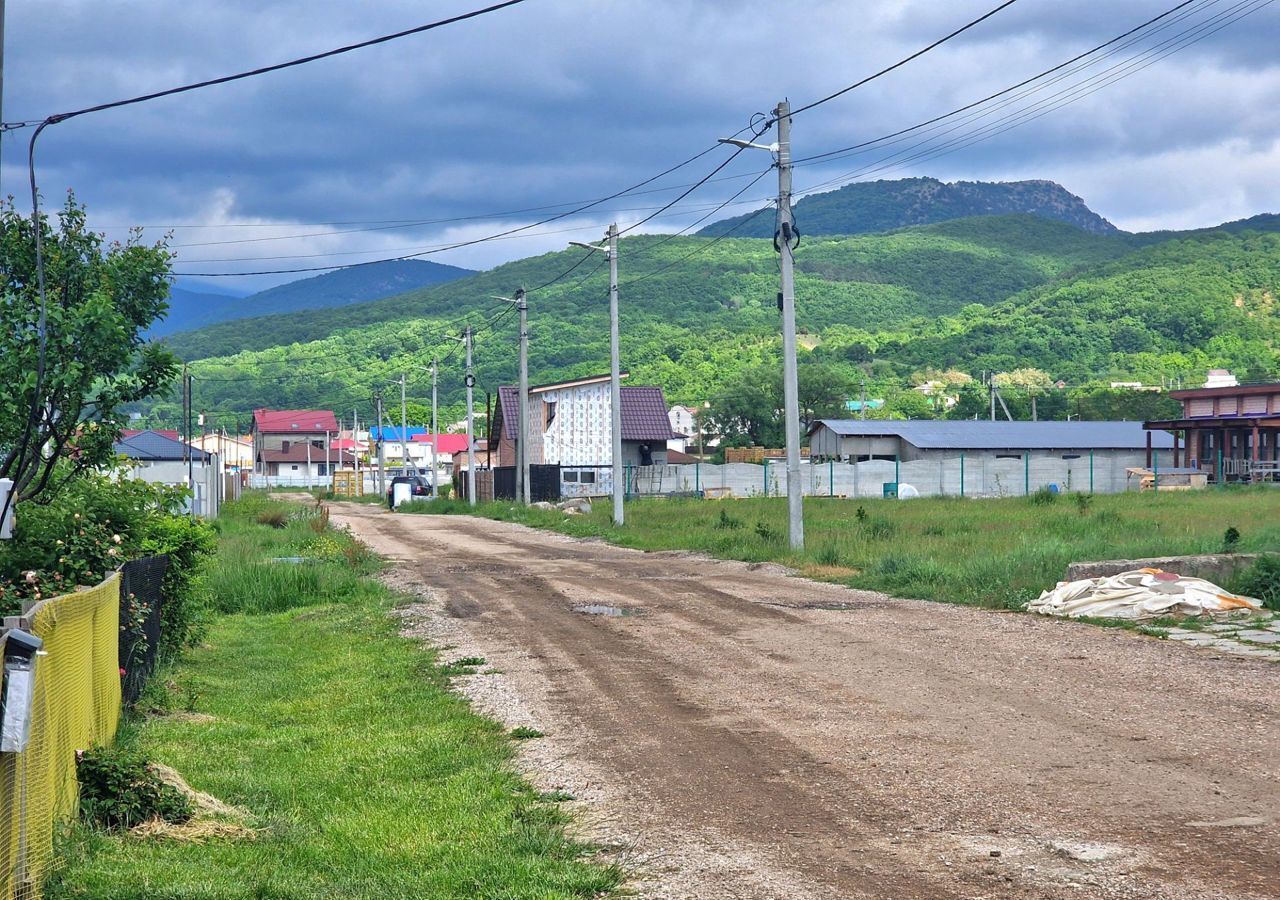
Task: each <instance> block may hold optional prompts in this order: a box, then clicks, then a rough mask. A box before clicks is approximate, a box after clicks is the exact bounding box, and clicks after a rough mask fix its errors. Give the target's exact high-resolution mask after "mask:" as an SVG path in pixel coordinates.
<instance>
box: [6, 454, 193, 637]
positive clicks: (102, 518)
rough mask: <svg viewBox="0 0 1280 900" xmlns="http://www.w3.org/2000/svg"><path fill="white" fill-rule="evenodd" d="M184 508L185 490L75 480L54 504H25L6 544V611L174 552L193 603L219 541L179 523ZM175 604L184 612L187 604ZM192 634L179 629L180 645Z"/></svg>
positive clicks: (179, 581) (174, 565)
mask: <svg viewBox="0 0 1280 900" xmlns="http://www.w3.org/2000/svg"><path fill="white" fill-rule="evenodd" d="M181 503H182V491H181V489H175V488H170V487H166V486H164V485H154V484H147V483H145V482H141V481H134V480H131V479H117V478H114V477H110V476H106V475H93V476H83V477H79V478H75V479H73V480H72V481H71V482H70V483H68V485H67V486H66V488H65V489H63V490H62V491H61V492H59V493H58V494H57V495H56V496H55V497H54V498H53V499H52V500H51V501H50V502H48V503H44V504H41V503H36V502H32V503H26V504H23V505H22V506H21V507H20V508H19V510H18V513H17V516H16V523H15V529H14V537H13V539H12V540H9V541H4V542H0V610H2V611H3V613H4V614H5V615H13V614H16V613H17V612H19V611H20V608H21V605H22V603H23V601H30V600H42V599H45V598H48V597H53V596H57V595H58V594H63V593H67V592H69V591H73V590H75V589H76V587H77V586H80V585H85V586H88V585H94V584H98V583H99V582H100V581H102V580H103V578H105V577H106V576H107V575H108V574H109V573H110V572H111V571H113V570H114V569H116V568H118V567H119V566H120V564H121V563H123V562H125V561H126V560H129V559H134V558H137V557H139V556H143V555H147V554H149V553H157V552H170V551H173V555H172V556H171V570H176V571H175V574H174V578H175V586H177V587H179V588H181V590H182V591H183V592H184V593H185V594H186V595H190V594H191V593H192V592H193V588H194V584H193V582H192V578H193V577H194V573H195V571H196V570H197V569H198V568H199V564H200V562H201V560H202V559H203V557H204V556H206V555H208V554H209V553H210V552H212V548H213V538H212V529H211V528H210V526H208V525H204V524H203V523H191V522H189V521H188V520H187V519H185V518H184V517H180V516H176V515H175V513H176V512H177V510H178V509H179V508H180V507H181ZM175 521H177V522H179V523H182V524H179V525H176V526H175V525H174V524H173V523H174V522H175ZM179 530H180V531H181V533H177V532H178V531H179ZM174 557H176V558H174ZM166 587H168V584H166ZM169 596H173V597H175V598H176V599H175V602H174V604H173V605H174V606H175V612H178V611H179V609H178V608H179V607H180V606H181V604H182V602H183V601H184V600H185V599H186V597H179V596H178V595H177V594H171V595H169ZM168 605H169V604H166V606H168ZM183 618H193V617H191V616H183ZM189 630H190V625H189V624H184V626H183V627H180V628H178V631H179V633H180V635H181V637H180V638H179V639H185V637H186V633H187V632H188V631H189Z"/></svg>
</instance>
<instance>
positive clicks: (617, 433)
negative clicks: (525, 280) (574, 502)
mask: <svg viewBox="0 0 1280 900" xmlns="http://www.w3.org/2000/svg"><path fill="white" fill-rule="evenodd" d="M605 239H606V240H607V241H608V243H606V244H605V246H603V247H601V246H599V245H598V244H584V243H582V242H581V241H570V242H569V243H570V244H572V245H573V246H575V247H584V248H586V249H587V250H599V251H603V252H604V254H605V256H606V257H607V258H608V260H609V407H610V417H609V428H610V433H611V435H612V446H611V454H612V458H613V524H614V525H621V524H622V523H623V515H624V513H623V497H624V493H623V491H624V488H625V485H624V484H623V480H624V475H623V469H622V363H621V359H620V351H619V347H618V344H619V339H618V223H616V222H615V223H613V224H612V225H610V226H609V230H608V231H607V232H605Z"/></svg>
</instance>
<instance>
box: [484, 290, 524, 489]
mask: <svg viewBox="0 0 1280 900" xmlns="http://www.w3.org/2000/svg"><path fill="white" fill-rule="evenodd" d="M527 296H528V295H527V294H526V293H525V289H524V288H520V289H519V290H517V291H516V295H515V296H514V297H494V298H493V299H494V300H502V301H503V302H505V303H514V304H515V305H516V309H518V310H520V403H519V406H520V408H519V409H517V410H516V429H517V430H518V432H519V434H518V436H517V439H516V499H517V500H519V501H521V502H522V503H524V504H525V505H526V506H528V505H529V500H530V495H531V493H532V491H531V489H530V487H529V303H528V301H527V300H526V297H527ZM489 437H490V438H491V439H492V437H493V435H490V436H489Z"/></svg>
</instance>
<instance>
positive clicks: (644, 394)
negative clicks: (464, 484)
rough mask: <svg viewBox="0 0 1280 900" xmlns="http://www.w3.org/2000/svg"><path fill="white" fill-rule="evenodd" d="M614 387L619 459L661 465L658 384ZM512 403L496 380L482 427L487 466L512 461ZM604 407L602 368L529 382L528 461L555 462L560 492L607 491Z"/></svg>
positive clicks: (608, 412) (515, 397)
mask: <svg viewBox="0 0 1280 900" xmlns="http://www.w3.org/2000/svg"><path fill="white" fill-rule="evenodd" d="M623 377H626V376H625V373H624V376H623ZM620 393H621V398H622V462H623V465H626V466H661V465H666V463H667V441H668V440H669V439H671V437H672V436H673V433H672V430H671V422H670V420H669V419H668V418H667V401H666V398H665V397H664V396H663V393H662V388H660V387H654V386H650V385H643V386H641V385H635V386H632V385H627V386H624V387H623V388H622V389H621V392H620ZM519 407H520V394H519V391H518V389H517V388H515V387H511V386H509V385H503V386H502V387H500V388H498V403H497V408H496V409H495V410H494V416H493V422H492V425H491V430H490V434H489V446H490V447H492V448H493V449H494V454H493V457H494V458H493V465H495V466H500V467H501V466H514V465H515V464H516V448H517V443H518V441H519V425H518V418H519ZM612 409H613V404H612V402H611V399H610V391H609V376H608V375H593V376H590V377H587V378H577V379H574V380H572V381H560V382H555V383H553V384H543V385H538V386H536V387H531V388H529V406H528V420H529V463H530V465H540V464H547V463H551V464H558V465H559V466H560V472H561V480H562V482H563V492H564V493H565V494H567V495H575V494H576V495H583V494H587V495H591V494H607V493H609V492H610V491H611V490H612V472H611V470H610V467H611V466H612V465H613V439H612V432H611V421H612Z"/></svg>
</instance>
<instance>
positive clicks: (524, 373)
mask: <svg viewBox="0 0 1280 900" xmlns="http://www.w3.org/2000/svg"><path fill="white" fill-rule="evenodd" d="M516 303H517V308H518V309H519V310H520V498H521V500H522V501H523V502H524V505H525V506H528V505H529V502H530V499H531V497H532V493H533V492H532V488H531V486H530V484H529V303H528V301H527V300H526V299H525V292H524V288H520V290H518V291H516Z"/></svg>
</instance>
